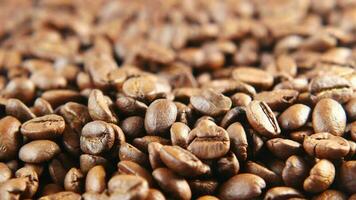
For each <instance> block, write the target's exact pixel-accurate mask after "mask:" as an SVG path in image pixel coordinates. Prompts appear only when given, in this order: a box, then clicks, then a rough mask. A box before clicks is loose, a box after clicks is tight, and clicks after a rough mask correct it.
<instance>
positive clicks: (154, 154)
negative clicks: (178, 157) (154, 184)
mask: <svg viewBox="0 0 356 200" xmlns="http://www.w3.org/2000/svg"><path fill="white" fill-rule="evenodd" d="M162 147H163V145H161V144H160V143H158V142H152V143H149V144H148V158H149V161H150V165H151V167H152V169H156V168H159V167H162V166H164V164H163V162H162V160H161V156H160V151H161V148H162Z"/></svg>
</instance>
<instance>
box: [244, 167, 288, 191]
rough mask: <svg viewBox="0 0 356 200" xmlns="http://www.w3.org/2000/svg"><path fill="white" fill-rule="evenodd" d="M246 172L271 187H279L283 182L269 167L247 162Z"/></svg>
mask: <svg viewBox="0 0 356 200" xmlns="http://www.w3.org/2000/svg"><path fill="white" fill-rule="evenodd" d="M245 171H246V172H247V173H251V174H255V175H257V176H259V177H261V178H262V179H263V180H265V182H266V183H267V184H269V185H278V184H280V182H281V177H280V176H279V175H278V174H276V173H275V172H273V171H271V170H270V169H268V168H267V167H265V166H263V165H260V164H258V163H255V162H252V161H247V162H246V164H245Z"/></svg>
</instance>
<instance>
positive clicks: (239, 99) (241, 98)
mask: <svg viewBox="0 0 356 200" xmlns="http://www.w3.org/2000/svg"><path fill="white" fill-rule="evenodd" d="M231 101H232V105H233V106H235V107H239V106H241V107H246V106H247V105H248V104H249V103H250V102H251V101H252V98H251V97H250V96H249V95H247V94H245V93H239V92H238V93H235V94H234V95H232V96H231Z"/></svg>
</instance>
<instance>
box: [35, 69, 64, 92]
mask: <svg viewBox="0 0 356 200" xmlns="http://www.w3.org/2000/svg"><path fill="white" fill-rule="evenodd" d="M30 79H31V81H32V82H33V83H34V84H35V85H36V87H37V88H39V89H41V90H51V89H59V88H65V87H66V86H67V80H66V79H65V78H64V77H63V76H61V75H59V74H57V73H55V72H54V71H53V70H42V71H38V72H35V73H33V74H32V75H31V78H30Z"/></svg>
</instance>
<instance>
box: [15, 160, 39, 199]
mask: <svg viewBox="0 0 356 200" xmlns="http://www.w3.org/2000/svg"><path fill="white" fill-rule="evenodd" d="M15 176H16V178H22V177H24V178H26V190H25V191H24V192H23V193H22V195H21V196H22V197H23V198H32V197H33V196H34V195H35V193H36V192H37V190H38V187H39V179H38V177H39V175H38V174H37V172H36V171H35V170H34V169H33V168H31V167H26V166H25V167H22V168H20V169H18V170H17V171H16V173H15Z"/></svg>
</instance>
